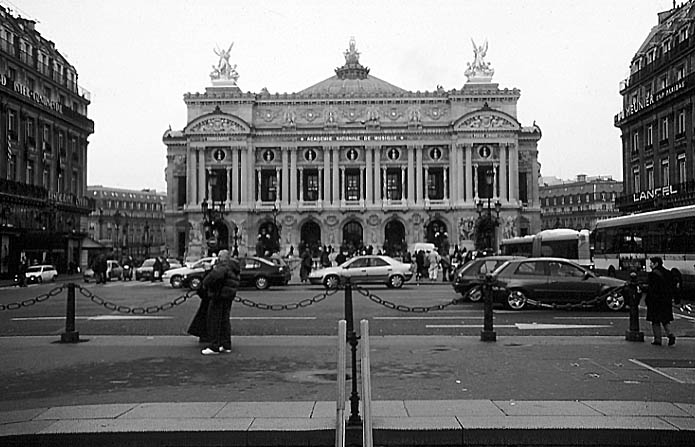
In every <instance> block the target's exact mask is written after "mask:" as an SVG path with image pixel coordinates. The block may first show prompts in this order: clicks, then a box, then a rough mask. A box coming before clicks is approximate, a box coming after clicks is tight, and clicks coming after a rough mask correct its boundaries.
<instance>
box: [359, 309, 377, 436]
mask: <svg viewBox="0 0 695 447" xmlns="http://www.w3.org/2000/svg"><path fill="white" fill-rule="evenodd" d="M360 338H361V339H362V345H361V361H362V369H361V373H362V447H373V446H374V437H373V434H372V378H371V365H370V361H369V320H361V321H360Z"/></svg>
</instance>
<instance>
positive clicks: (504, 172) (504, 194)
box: [500, 145, 509, 203]
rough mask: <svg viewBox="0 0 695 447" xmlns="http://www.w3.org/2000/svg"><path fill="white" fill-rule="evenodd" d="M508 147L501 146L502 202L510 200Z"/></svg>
mask: <svg viewBox="0 0 695 447" xmlns="http://www.w3.org/2000/svg"><path fill="white" fill-rule="evenodd" d="M507 191H508V189H507V146H506V145H504V146H500V202H502V203H504V202H507V201H508V200H509V195H508V194H507Z"/></svg>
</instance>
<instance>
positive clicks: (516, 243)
mask: <svg viewBox="0 0 695 447" xmlns="http://www.w3.org/2000/svg"><path fill="white" fill-rule="evenodd" d="M589 236H590V234H589V230H586V229H585V230H572V229H570V228H555V229H552V230H543V231H540V232H539V233H537V234H534V235H529V236H520V237H513V238H510V239H502V241H501V242H500V252H501V254H503V255H507V256H527V257H530V256H534V257H537V256H552V257H554V258H565V259H569V260H571V261H574V262H576V263H577V264H579V265H581V266H584V267H586V268H589V269H593V268H594V264H593V262H592V260H591V244H590V241H589V240H590V237H589Z"/></svg>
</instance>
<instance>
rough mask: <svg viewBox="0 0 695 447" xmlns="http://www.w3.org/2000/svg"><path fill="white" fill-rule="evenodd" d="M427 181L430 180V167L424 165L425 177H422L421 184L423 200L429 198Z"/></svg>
mask: <svg viewBox="0 0 695 447" xmlns="http://www.w3.org/2000/svg"><path fill="white" fill-rule="evenodd" d="M429 181H430V168H429V166H425V178H424V182H423V183H422V186H423V188H424V191H423V195H424V199H425V201H428V200H430V193H429V187H428V185H429Z"/></svg>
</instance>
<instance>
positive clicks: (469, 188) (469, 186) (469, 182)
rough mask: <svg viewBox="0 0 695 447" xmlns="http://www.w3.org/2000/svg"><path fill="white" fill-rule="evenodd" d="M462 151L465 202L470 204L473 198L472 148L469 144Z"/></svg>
mask: <svg viewBox="0 0 695 447" xmlns="http://www.w3.org/2000/svg"><path fill="white" fill-rule="evenodd" d="M464 150H465V151H466V165H465V166H464V170H465V171H466V173H465V178H466V202H468V203H471V202H473V197H475V194H474V193H473V162H472V159H473V146H472V145H470V144H469V145H466V146H464Z"/></svg>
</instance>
